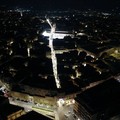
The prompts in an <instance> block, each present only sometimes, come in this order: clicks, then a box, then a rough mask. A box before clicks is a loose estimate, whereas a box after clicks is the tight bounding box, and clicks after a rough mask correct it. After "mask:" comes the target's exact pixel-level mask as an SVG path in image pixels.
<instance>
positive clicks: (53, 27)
mask: <svg viewBox="0 0 120 120" xmlns="http://www.w3.org/2000/svg"><path fill="white" fill-rule="evenodd" d="M46 21H47V23H48V24H49V25H50V27H51V32H50V36H49V47H50V49H51V58H52V65H53V73H54V77H55V82H56V86H57V88H61V85H60V79H59V76H58V70H57V58H56V54H55V50H54V48H53V35H54V33H55V29H56V25H55V24H53V25H52V24H51V22H50V20H49V19H47V20H46Z"/></svg>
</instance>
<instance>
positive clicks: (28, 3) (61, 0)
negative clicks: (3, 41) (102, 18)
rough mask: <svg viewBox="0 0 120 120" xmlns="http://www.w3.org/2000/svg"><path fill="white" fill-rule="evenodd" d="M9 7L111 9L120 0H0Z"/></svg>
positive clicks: (118, 3) (0, 2)
mask: <svg viewBox="0 0 120 120" xmlns="http://www.w3.org/2000/svg"><path fill="white" fill-rule="evenodd" d="M0 5H8V6H9V7H15V6H18V7H23V8H25V7H26V8H29V7H34V8H36V9H46V10H47V9H69V8H70V9H88V8H91V9H106V10H107V9H112V8H115V7H119V6H120V0H0Z"/></svg>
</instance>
